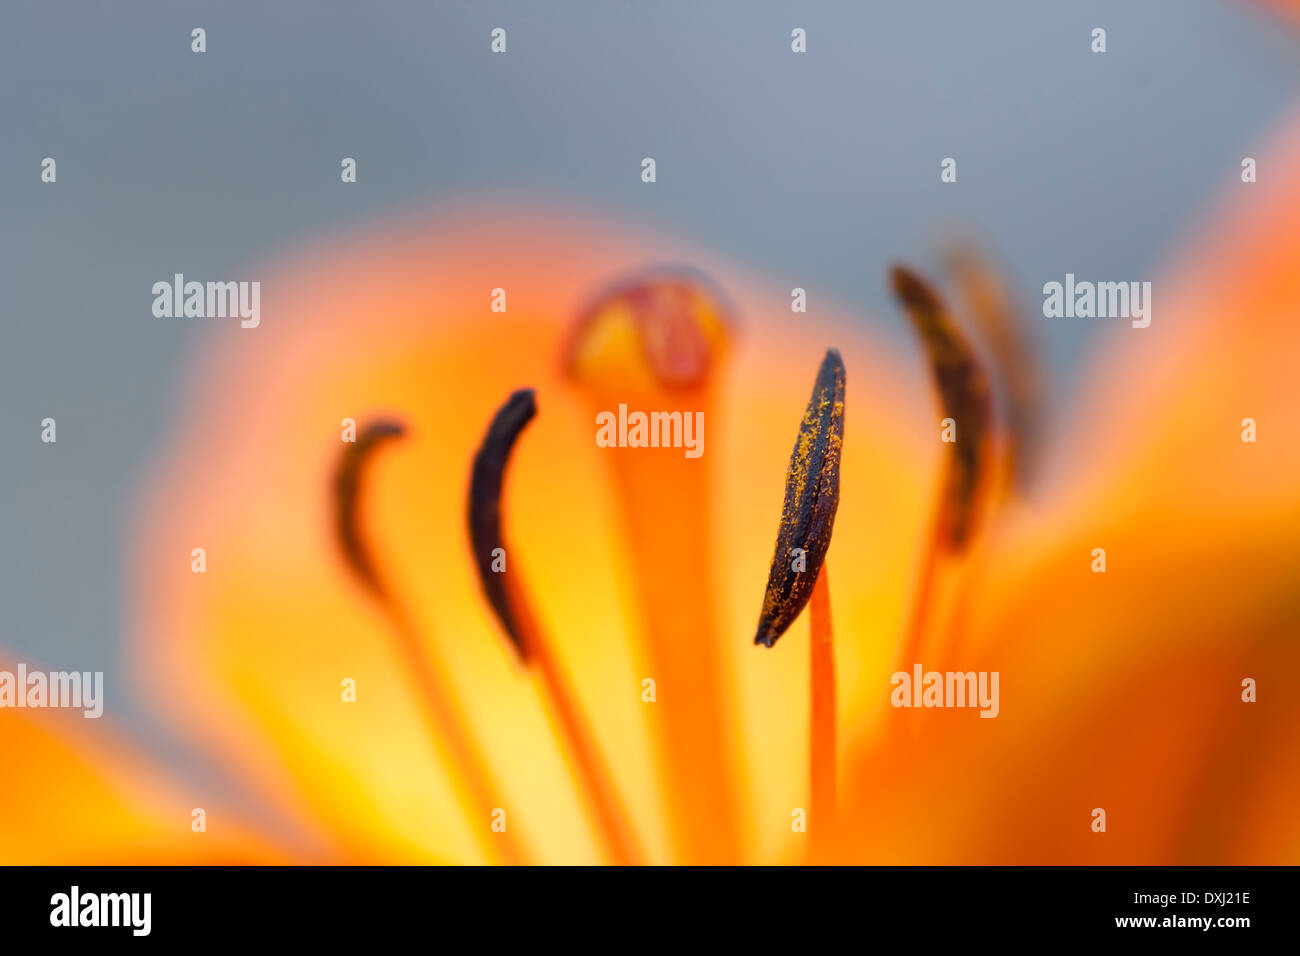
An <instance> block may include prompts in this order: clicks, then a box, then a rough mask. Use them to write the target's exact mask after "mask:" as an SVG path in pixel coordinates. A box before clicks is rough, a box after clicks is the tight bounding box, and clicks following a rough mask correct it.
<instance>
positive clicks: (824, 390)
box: [754, 349, 844, 647]
mask: <svg viewBox="0 0 1300 956" xmlns="http://www.w3.org/2000/svg"><path fill="white" fill-rule="evenodd" d="M843 445H844V362H843V360H842V359H841V358H840V353H839V352H838V351H836V350H835V349H830V350H829V351H827V353H826V358H825V359H823V360H822V364H821V368H820V369H819V370H818V372H817V380H816V382H815V383H814V384H813V391H812V397H811V398H810V399H809V400H808V408H807V409H806V410H805V411H804V416H803V422H802V424H801V425H800V427H799V436H798V438H797V439H796V440H795V444H794V451H793V452H792V453H791V455H790V467H789V469H788V471H787V472H786V481H785V503H784V505H783V506H782V509H781V523H780V525H779V526H778V528H777V533H776V552H775V554H773V556H772V568H771V570H770V571H769V572H768V578H767V590H766V591H765V593H764V595H763V609H762V611H761V613H760V614H759V618H758V633H757V634H756V635H755V636H754V643H755V644H762V645H764V646H765V647H771V646H772V645H773V644H775V643H776V641H777V638H779V637H780V636H781V635H782V634H784V633H785V631H786V628H788V627H789V626H790V625H791V624H792V623H794V619H795V618H796V617H798V616H799V612H801V611H802V610H803V608H804V605H805V604H807V603H808V599H809V598H810V597H811V596H812V592H813V585H814V584H815V583H816V581H817V576H818V572H819V571H820V570H821V566H822V561H823V559H825V557H826V549H827V548H829V547H830V543H831V528H832V526H833V525H834V523H835V511H836V509H837V508H838V507H839V503H840V453H841V450H842V448H843ZM796 549H799V550H800V552H801V553H800V554H796V553H795V551H796Z"/></svg>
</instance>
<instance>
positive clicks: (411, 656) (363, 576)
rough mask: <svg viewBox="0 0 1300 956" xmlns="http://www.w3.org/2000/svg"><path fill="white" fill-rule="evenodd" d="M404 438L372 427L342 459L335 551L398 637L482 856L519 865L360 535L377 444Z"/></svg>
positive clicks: (405, 618)
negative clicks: (493, 824)
mask: <svg viewBox="0 0 1300 956" xmlns="http://www.w3.org/2000/svg"><path fill="white" fill-rule="evenodd" d="M402 433H403V428H402V426H401V425H400V424H399V423H397V422H391V421H380V422H376V423H374V424H372V425H370V426H368V427H367V428H365V429H363V430H362V432H361V434H360V435H358V436H357V440H356V441H355V442H352V443H350V444H349V446H348V448H347V450H346V451H345V452H344V453H343V458H342V460H341V461H340V462H339V467H338V471H337V472H336V473H335V481H334V492H335V493H334V503H335V528H336V531H337V533H338V540H339V546H340V549H341V550H342V552H343V556H344V558H345V559H346V560H347V563H348V567H349V568H350V569H351V570H352V572H353V573H354V574H355V575H356V577H357V579H358V581H359V582H360V583H361V585H362V586H363V587H364V588H365V589H366V590H367V591H368V592H369V593H370V594H371V596H372V597H374V598H375V600H376V603H377V604H378V605H379V607H380V609H381V610H382V611H383V613H384V615H385V617H386V618H387V619H388V622H389V624H390V626H391V627H392V629H393V632H394V634H395V635H396V636H397V643H398V647H399V649H400V651H401V653H402V655H403V656H404V657H405V659H406V665H407V666H406V671H407V674H408V675H409V676H410V678H411V680H413V681H414V682H415V688H416V699H417V700H418V701H419V702H420V712H421V716H422V718H423V720H424V724H425V729H426V731H427V732H428V734H429V736H430V738H431V739H432V741H433V744H434V747H435V749H437V750H438V751H439V753H440V754H441V755H442V757H443V759H442V760H441V763H442V765H443V766H444V767H447V768H449V776H450V778H451V784H452V789H453V790H454V792H455V794H456V798H457V801H458V802H459V803H460V805H461V808H462V810H463V812H464V813H465V815H466V818H467V819H469V820H471V821H474V822H475V823H476V824H477V826H475V828H474V829H475V832H476V833H477V834H478V836H479V841H480V843H481V844H482V846H483V850H484V852H485V853H486V854H487V856H488V858H489V859H491V860H499V861H501V862H505V863H518V862H519V861H520V859H521V856H520V853H519V849H518V847H517V846H516V845H515V840H514V837H513V835H512V834H509V833H493V832H492V831H491V829H490V827H489V821H490V820H491V813H492V808H493V807H494V806H496V805H497V802H496V801H494V800H493V799H492V790H491V787H490V786H489V785H488V779H489V776H488V772H487V768H486V767H485V766H484V765H483V763H482V761H481V759H480V758H479V756H478V752H477V750H476V749H475V748H474V747H473V745H472V744H471V742H470V739H469V736H468V734H466V732H465V730H464V726H463V721H462V720H461V717H460V712H459V707H458V706H457V704H456V699H455V696H454V694H453V691H452V683H451V680H450V679H449V677H448V675H447V674H446V672H445V670H444V668H443V666H442V663H441V662H440V661H439V660H438V659H437V658H435V657H433V656H431V655H429V654H428V653H427V651H426V650H425V645H424V641H423V640H422V639H421V636H420V634H419V632H418V630H417V629H416V627H415V625H414V623H413V622H412V620H411V617H410V615H409V614H408V612H407V611H406V609H405V607H404V606H403V605H402V603H401V602H400V601H399V600H398V599H397V597H396V596H395V595H394V594H392V593H391V591H390V590H389V588H388V587H387V585H386V584H385V583H384V581H383V580H382V578H380V576H379V573H378V571H377V569H376V567H375V564H374V561H373V559H372V556H371V553H370V550H369V549H368V547H367V545H366V542H365V538H364V536H363V535H362V533H361V528H360V523H359V521H358V504H359V502H360V499H361V490H362V486H363V483H364V482H363V478H364V475H365V466H366V465H367V464H368V463H369V462H370V460H371V458H372V457H373V456H372V453H373V452H374V450H375V449H376V448H377V447H378V446H379V445H380V444H382V443H384V442H386V441H387V440H389V439H392V438H396V437H397V436H399V435H401V434H402Z"/></svg>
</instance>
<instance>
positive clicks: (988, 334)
mask: <svg viewBox="0 0 1300 956" xmlns="http://www.w3.org/2000/svg"><path fill="white" fill-rule="evenodd" d="M946 259H947V265H948V269H949V270H950V271H951V273H952V276H953V280H954V283H955V284H956V287H957V291H958V293H959V294H960V295H961V297H962V301H963V302H964V304H965V306H966V309H967V311H968V312H969V313H970V315H971V316H972V317H973V318H974V319H975V323H976V325H977V326H978V327H979V329H980V330H981V332H982V333H983V335H984V338H985V339H986V340H987V341H988V344H989V349H990V352H991V355H992V359H993V364H994V372H995V375H994V380H995V381H996V382H998V383H1000V384H1001V386H1002V388H1001V399H1002V405H1003V409H1002V414H1003V417H1004V419H1005V427H1006V432H1007V435H1006V446H1007V447H1006V451H1005V456H1006V459H1007V463H1006V467H1007V471H1008V472H1009V473H1010V476H1011V478H1012V480H1013V481H1014V484H1015V488H1016V490H1018V491H1019V492H1020V493H1021V494H1024V493H1025V492H1026V491H1027V490H1028V489H1029V487H1030V482H1031V481H1032V479H1033V473H1034V466H1035V465H1036V463H1037V460H1038V454H1039V446H1040V444H1041V436H1042V430H1043V408H1044V403H1045V396H1046V389H1045V388H1044V386H1043V380H1042V373H1041V368H1042V366H1041V363H1040V362H1039V361H1038V348H1037V344H1036V342H1035V341H1034V335H1033V329H1032V327H1031V326H1030V324H1029V323H1028V322H1027V321H1025V315H1024V313H1023V312H1022V311H1021V310H1020V309H1019V308H1017V306H1016V304H1015V302H1014V301H1013V300H1012V296H1011V294H1010V292H1009V291H1008V289H1007V287H1006V283H1005V282H1004V281H1003V280H1002V277H1001V276H1000V275H999V274H998V272H997V270H995V269H994V268H993V266H992V265H990V263H989V262H988V261H987V260H986V259H985V258H984V257H983V256H982V255H980V253H979V252H978V251H977V250H976V248H975V247H974V245H973V244H971V243H968V242H963V243H960V244H958V245H954V246H953V247H952V248H951V249H950V250H949V252H948V255H947V257H946Z"/></svg>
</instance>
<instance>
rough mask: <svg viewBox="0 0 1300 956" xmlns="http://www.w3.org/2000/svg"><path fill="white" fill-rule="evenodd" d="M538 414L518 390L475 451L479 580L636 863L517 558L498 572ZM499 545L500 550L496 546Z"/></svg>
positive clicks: (605, 821)
mask: <svg viewBox="0 0 1300 956" xmlns="http://www.w3.org/2000/svg"><path fill="white" fill-rule="evenodd" d="M536 414H537V405H536V401H535V393H534V392H533V390H532V389H520V390H518V391H516V392H514V393H513V394H512V395H511V396H510V397H509V398H508V399H507V400H506V403H505V404H504V405H502V406H501V408H500V409H499V410H498V411H497V413H496V415H495V416H494V417H493V419H492V423H491V424H490V425H489V426H488V430H487V434H486V435H485V436H484V438H483V444H482V445H481V446H480V447H479V450H478V454H476V455H475V456H474V469H473V473H472V476H471V478H470V492H469V536H470V546H471V547H472V548H473V550H474V556H475V559H476V563H477V565H478V572H479V582H480V583H481V584H482V586H483V593H484V595H486V597H487V599H488V604H489V605H491V607H492V611H493V613H495V614H496V617H497V620H498V621H500V622H501V627H502V629H503V630H504V631H505V632H506V634H507V635H508V636H509V637H510V640H511V641H512V642H513V643H514V646H515V648H516V650H517V651H518V652H519V654H520V657H521V659H522V660H523V661H524V662H525V663H526V664H527V665H529V666H530V667H533V668H535V669H536V670H537V672H538V673H539V674H540V675H541V678H542V686H543V688H544V690H545V694H546V699H547V702H548V703H549V705H550V708H549V709H550V714H551V718H552V721H553V724H554V727H555V730H556V731H557V733H558V734H559V737H560V740H561V741H562V743H563V749H564V751H565V756H566V758H567V759H568V761H569V763H570V766H571V767H572V768H573V770H575V771H576V773H577V777H578V779H579V781H580V783H581V787H582V790H583V796H584V798H585V799H586V801H587V804H588V806H589V807H590V809H591V811H592V813H593V815H594V816H595V818H596V822H597V825H598V827H599V829H600V832H601V836H602V837H603V839H604V844H605V849H606V851H607V853H608V855H609V857H610V858H611V860H612V861H613V862H614V863H617V864H623V865H626V864H635V863H638V862H640V861H641V859H642V855H641V851H640V849H639V847H638V846H637V843H636V838H635V836H634V834H633V830H632V826H631V823H630V822H629V820H628V818H627V814H626V811H625V810H624V808H623V805H622V803H621V801H620V800H619V797H618V792H617V791H616V790H615V788H614V785H613V779H612V777H611V775H610V773H609V770H608V768H607V767H606V765H605V761H604V758H603V757H602V756H601V754H600V751H599V749H598V748H597V746H596V742H595V739H594V738H593V737H592V735H591V732H590V730H589V727H590V724H589V722H588V721H587V720H586V718H585V716H584V715H583V713H582V711H581V709H580V708H579V706H578V703H577V700H576V699H575V697H574V695H573V693H572V692H571V690H570V688H569V683H568V681H567V680H566V678H565V676H564V674H563V672H562V669H561V667H560V663H559V661H558V660H557V659H556V657H555V654H554V652H553V650H552V646H551V644H550V642H549V641H548V640H546V639H545V637H544V635H543V633H542V630H541V627H540V626H539V624H538V620H537V616H536V614H534V613H533V610H532V606H531V602H530V601H529V599H528V589H527V588H526V587H525V586H524V585H523V582H522V580H521V576H520V572H519V564H518V560H517V559H514V558H511V559H509V560H507V563H506V564H505V566H504V567H505V570H501V571H494V570H493V563H494V561H495V560H496V553H500V554H504V553H505V550H504V549H505V543H504V538H503V535H502V530H501V493H502V489H503V486H504V481H505V469H506V465H507V464H508V463H509V460H510V452H511V451H512V449H513V448H514V445H515V440H516V439H517V438H518V437H519V435H520V433H521V432H522V431H523V430H524V427H525V426H527V424H528V423H529V422H530V421H532V420H533V417H534V416H535V415H536ZM498 549H501V550H500V552H498Z"/></svg>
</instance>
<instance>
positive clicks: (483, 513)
mask: <svg viewBox="0 0 1300 956" xmlns="http://www.w3.org/2000/svg"><path fill="white" fill-rule="evenodd" d="M536 414H537V402H536V395H535V393H534V392H533V390H532V389H531V388H521V389H519V390H518V391H516V392H514V393H513V394H512V395H511V396H510V397H509V398H508V399H506V403H505V404H504V405H502V406H501V408H500V409H499V410H498V411H497V413H496V415H495V416H494V417H493V418H492V424H490V425H489V426H488V430H487V434H486V435H484V436H483V444H482V445H480V446H479V450H478V454H476V455H475V456H474V470H473V472H472V474H471V477H470V484H469V540H470V547H471V548H472V549H473V551H474V561H475V564H476V565H477V567H478V578H479V584H481V585H482V586H483V594H484V596H485V597H486V598H487V600H488V604H489V605H490V606H491V607H492V611H493V613H494V614H496V616H497V620H499V621H500V622H501V627H502V628H503V629H504V630H505V632H506V634H507V635H508V636H509V638H510V640H511V642H512V643H513V644H514V645H515V648H516V649H517V650H518V651H519V655H520V657H521V658H522V657H526V656H527V652H526V649H525V647H524V641H523V637H522V635H521V633H520V629H519V625H518V622H517V621H516V620H515V615H514V612H513V610H512V609H511V607H510V601H509V598H508V595H507V591H506V580H505V573H504V572H500V571H494V570H493V569H492V564H493V561H494V560H496V557H497V555H494V553H493V552H495V551H497V549H498V548H499V549H502V550H501V553H502V554H504V549H505V542H504V539H503V536H502V532H501V489H502V486H503V484H504V479H505V470H506V464H507V463H508V462H509V461H510V452H511V450H512V449H513V448H514V445H515V440H516V439H517V438H518V437H519V434H520V432H522V431H523V430H524V427H525V426H526V425H527V424H528V423H529V422H530V421H532V420H533V416H535V415H536Z"/></svg>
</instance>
